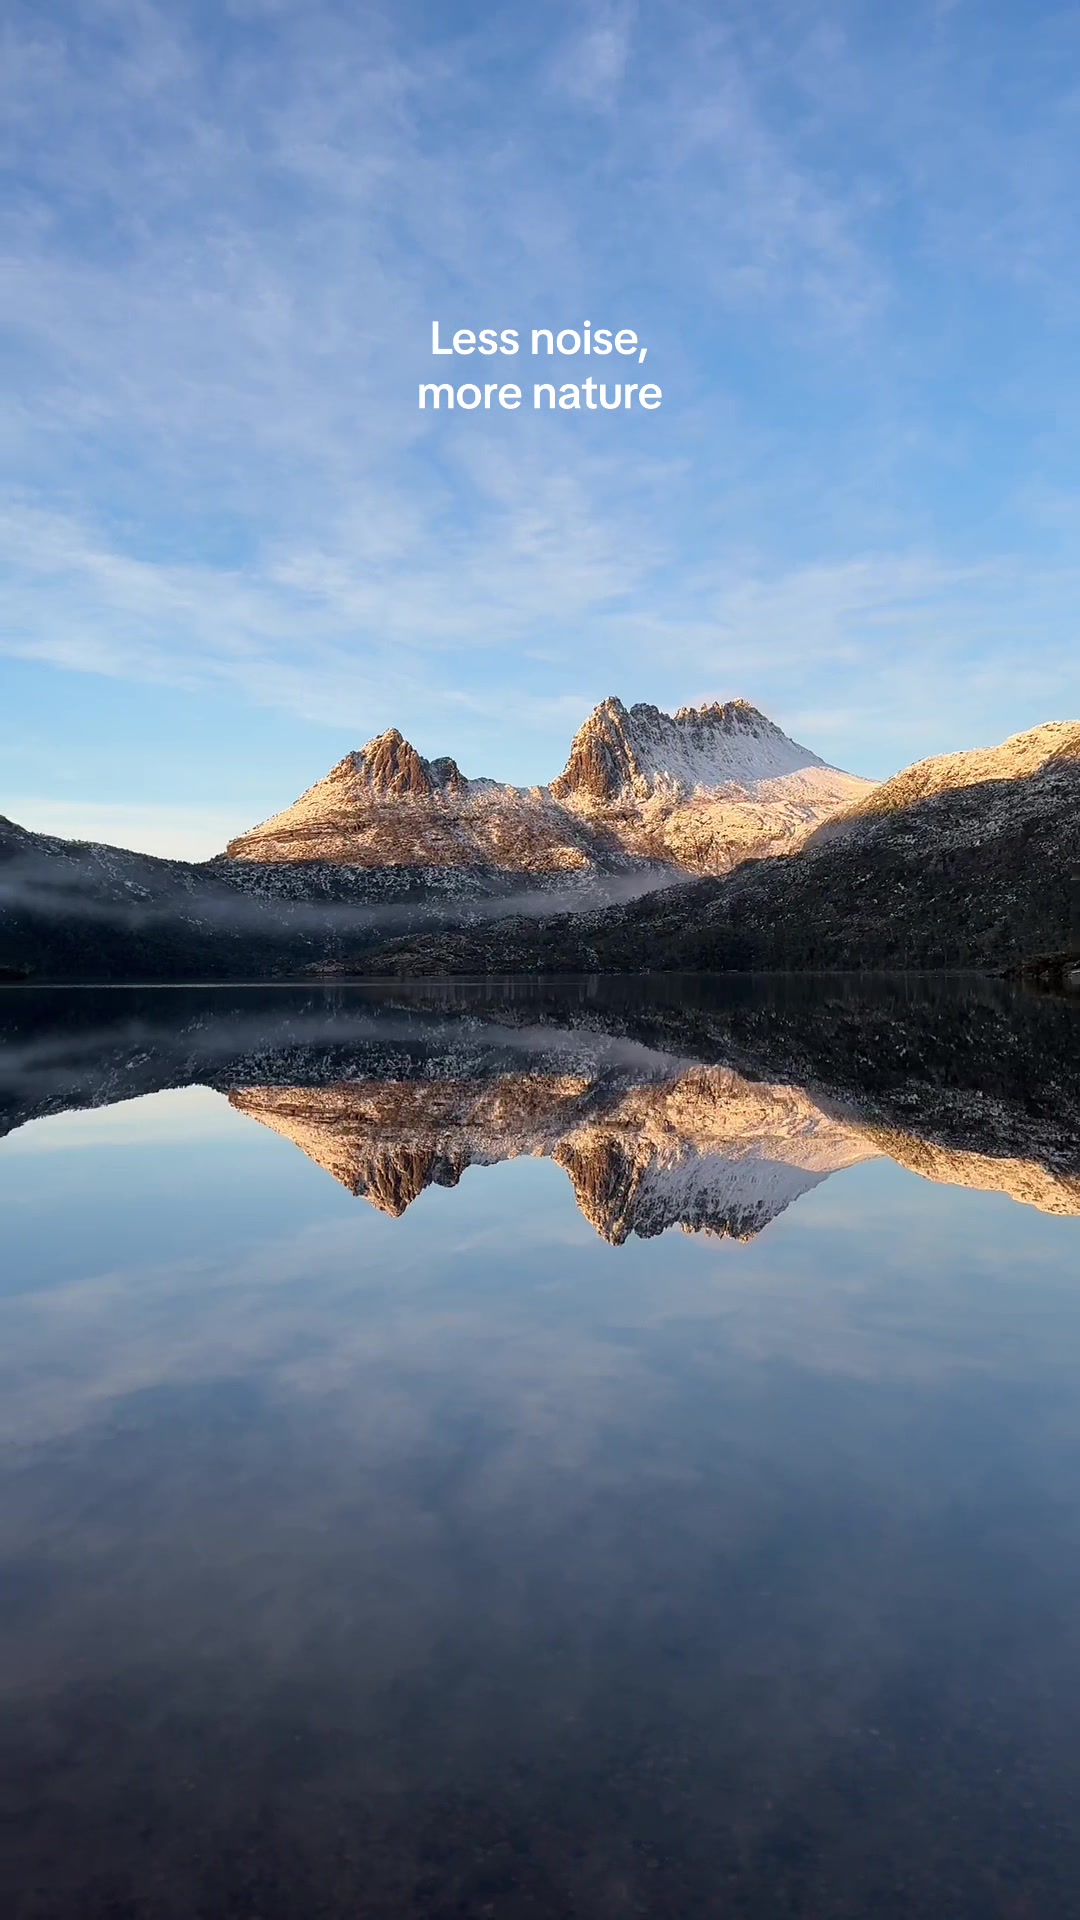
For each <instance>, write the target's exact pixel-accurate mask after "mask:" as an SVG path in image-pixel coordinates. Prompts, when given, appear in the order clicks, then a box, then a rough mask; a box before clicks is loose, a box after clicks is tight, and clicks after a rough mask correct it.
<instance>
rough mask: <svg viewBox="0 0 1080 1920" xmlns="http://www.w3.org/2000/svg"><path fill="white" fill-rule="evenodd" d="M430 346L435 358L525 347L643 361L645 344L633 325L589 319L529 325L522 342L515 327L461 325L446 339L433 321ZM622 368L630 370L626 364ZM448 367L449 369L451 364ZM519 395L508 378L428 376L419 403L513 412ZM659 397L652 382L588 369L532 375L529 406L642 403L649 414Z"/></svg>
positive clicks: (601, 407)
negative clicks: (576, 374)
mask: <svg viewBox="0 0 1080 1920" xmlns="http://www.w3.org/2000/svg"><path fill="white" fill-rule="evenodd" d="M431 351H432V354H433V356H435V357H436V358H439V359H443V358H449V357H450V356H467V355H469V354H474V353H475V354H480V355H481V356H482V357H483V358H484V359H487V360H490V359H492V358H494V356H495V355H496V354H505V355H511V354H516V353H521V352H523V351H524V352H529V353H532V354H534V355H539V356H540V358H542V359H543V358H546V359H549V360H555V359H557V358H560V357H561V358H562V359H571V358H576V357H577V356H578V355H583V354H587V355H589V356H590V357H592V356H595V357H596V358H598V359H603V358H606V357H607V356H608V355H609V354H616V355H618V356H619V357H620V358H622V359H624V360H634V361H636V362H637V364H638V366H644V364H645V356H646V354H647V353H648V351H649V349H648V347H643V346H642V344H641V342H640V340H639V339H638V337H637V334H636V333H635V332H634V329H633V327H620V328H618V329H617V330H616V329H615V328H613V327H595V328H594V327H593V325H592V323H591V322H590V321H588V320H586V321H584V322H583V323H582V325H581V326H580V327H562V328H561V329H560V330H559V331H558V332H556V330H555V329H554V328H553V327H533V329H532V332H531V334H530V335H529V336H528V339H527V340H526V341H525V342H523V341H522V339H521V337H520V334H519V331H518V328H517V327H503V328H501V329H499V328H496V327H481V328H480V329H479V331H474V330H473V328H471V327H459V328H458V330H457V332H456V333H454V334H452V335H451V336H450V337H449V339H443V338H442V337H441V336H440V333H439V322H438V321H437V320H433V321H432V323H431ZM614 370H615V369H614V368H613V369H612V371H614ZM455 371H456V369H455ZM626 371H627V372H629V368H627V369H626ZM446 372H448V373H449V372H450V369H449V367H448V368H447V369H446ZM523 397H524V396H523V392H522V388H521V387H520V386H519V385H515V383H514V382H513V381H512V380H484V381H477V380H463V381H462V382H461V383H460V385H455V383H454V382H453V381H452V380H442V381H437V380H426V381H421V383H420V396H419V404H420V408H421V411H422V412H426V411H427V409H428V407H429V406H430V407H432V408H434V409H435V410H436V411H440V410H441V409H443V408H444V407H445V408H446V409H447V411H452V410H453V409H454V408H456V407H460V408H462V409H463V410H464V411H465V412H466V413H473V412H475V411H476V409H477V408H478V407H479V408H481V409H486V410H488V411H490V410H491V409H492V408H493V407H500V408H502V409H503V410H504V411H505V412H507V413H514V412H516V411H517V409H518V407H520V406H521V404H522V400H523ZM663 397H664V396H663V393H662V391H661V389H660V388H659V387H658V386H656V385H655V384H654V383H653V382H652V381H647V382H645V383H644V384H642V383H641V382H639V381H637V380H597V379H596V378H595V377H594V376H593V375H592V374H589V375H588V376H587V377H586V378H585V379H584V380H536V381H534V382H533V387H532V406H533V411H534V412H537V413H539V412H543V411H545V410H546V411H547V412H552V411H554V410H555V409H556V408H559V409H561V410H562V411H564V412H580V411H582V410H583V409H584V410H585V411H586V412H588V413H600V412H602V413H624V412H625V411H626V409H627V408H628V407H629V408H631V409H633V408H634V407H644V409H645V411H646V412H647V413H655V411H656V409H657V407H658V406H659V405H660V403H661V401H662V399H663Z"/></svg>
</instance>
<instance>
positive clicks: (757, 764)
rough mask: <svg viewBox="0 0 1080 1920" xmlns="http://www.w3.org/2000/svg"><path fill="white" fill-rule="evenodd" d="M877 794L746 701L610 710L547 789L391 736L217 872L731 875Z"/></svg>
mask: <svg viewBox="0 0 1080 1920" xmlns="http://www.w3.org/2000/svg"><path fill="white" fill-rule="evenodd" d="M872 784H873V783H872V782H869V781H865V780H862V779H860V778H859V777H858V776H857V775H855V774H848V773H844V772H843V771H842V770H841V769H839V768H836V767H830V766H829V765H828V764H827V763H826V762H825V761H824V760H822V759H821V758H820V756H819V755H817V754H815V753H812V752H811V751H810V749H809V748H806V747H802V746H800V745H799V744H798V743H797V742H796V741H793V740H791V739H790V738H789V737H788V735H787V734H785V733H784V732H783V731H782V729H781V728H780V727H778V726H777V725H776V724H775V722H773V721H771V720H769V719H768V718H767V716H766V715H765V714H763V713H761V712H760V711H759V710H758V708H756V707H754V706H752V705H751V704H750V703H749V701H745V700H732V701H728V702H726V703H720V702H713V703H712V704H709V705H705V706H702V707H680V708H679V709H678V711H677V712H676V713H675V714H669V713H665V712H663V711H662V710H661V709H660V708H659V707H654V706H650V705H648V704H645V703H639V704H637V705H635V706H632V707H629V708H628V707H626V706H624V705H623V702H622V701H621V700H620V699H619V698H618V697H617V696H615V695H611V696H609V697H608V698H607V699H606V700H603V701H601V702H600V704H599V706H597V707H595V708H594V709H593V711H592V713H590V714H589V715H588V716H587V718H586V720H585V721H584V722H583V723H582V725H581V726H580V727H579V728H578V730H577V732H576V734H575V735H574V739H573V741H572V742H571V746H570V752H569V755H568V757H567V761H566V764H565V766H564V768H563V770H562V772H561V773H560V774H559V775H558V776H557V778H556V779H554V780H553V781H551V782H550V783H549V784H548V785H546V786H532V787H516V786H512V785H510V784H509V783H506V782H500V781H497V780H491V779H487V778H480V779H469V778H467V777H466V776H465V775H464V774H463V773H462V771H461V769H460V767H459V765H458V763H457V761H456V760H454V759H452V758H450V757H449V756H443V757H441V758H438V759H434V760H427V759H425V758H424V756H423V755H422V754H420V753H418V752H417V750H416V748H415V747H414V746H413V745H412V744H411V742H410V741H408V740H406V739H405V738H404V736H403V735H402V734H401V733H400V731H399V730H398V729H397V728H396V727H390V728H388V729H387V730H386V731H385V732H384V733H381V734H376V735H375V736H374V737H373V739H371V740H369V741H368V743H367V745H366V746H364V747H362V748H360V749H358V750H357V751H355V752H352V753H348V754H346V755H345V756H344V757H343V758H342V759H341V760H339V761H338V762H337V764H336V765H335V766H333V767H332V768H331V769H330V771H329V773H327V774H325V775H324V776H323V778H322V779H321V780H318V781H316V782H315V783H314V785H313V786H311V787H309V788H308V789H307V790H306V792H304V793H302V794H301V795H300V796H299V798H298V799H297V800H295V801H294V802H293V803H292V805H291V806H289V807H286V808H284V809H282V811H281V812H280V813H276V814H273V815H271V816H270V818H269V819H267V820H264V821H262V822H261V823H260V824H259V825H258V826H256V827H253V828H251V829H250V830H249V831H248V832H246V833H243V834H240V835H237V836H236V837H235V838H234V839H232V840H230V841H229V843H228V846H227V847H226V848H225V851H224V854H223V855H221V856H219V859H220V860H221V862H222V863H224V862H226V861H249V860H254V861H260V862H274V861H292V862H300V861H305V860H312V859H317V860H330V861H338V862H341V863H343V864H349V865H357V866H366V865H377V864H416V865H448V866H465V865H471V864H477V863H487V864H493V865H496V866H501V867H504V868H506V869H508V870H510V871H524V870H530V871H560V870H563V871H568V870H572V869H575V868H576V869H578V870H581V869H584V868H586V867H589V866H593V867H595V868H596V869H597V870H599V871H602V872H609V871H618V869H619V867H620V866H621V865H622V864H623V863H624V862H625V861H627V860H635V861H641V860H645V861H651V862H653V863H654V864H659V865H669V866H673V867H674V868H676V869H677V870H679V871H683V872H690V873H704V872H709V873H711V872H723V871H726V870H727V869H728V868H730V867H731V866H733V865H734V864H736V862H737V861H738V860H739V859H741V858H745V857H746V856H747V855H748V854H749V853H765V852H771V851H776V850H778V849H779V848H780V847H787V846H791V845H794V844H796V843H797V841H798V840H799V839H800V838H801V837H802V836H803V835H804V834H806V833H809V832H812V831H813V829H814V828H815V827H816V826H817V825H818V824H820V822H821V821H822V820H824V819H826V818H827V817H828V816H829V815H830V814H831V813H832V812H833V811H834V809H835V808H836V807H838V806H842V805H845V804H850V803H851V802H852V801H853V800H857V799H858V798H859V797H860V796H862V795H863V794H865V793H867V792H869V791H870V790H871V788H872Z"/></svg>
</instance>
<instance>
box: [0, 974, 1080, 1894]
mask: <svg viewBox="0 0 1080 1920" xmlns="http://www.w3.org/2000/svg"><path fill="white" fill-rule="evenodd" d="M0 1033H2V1035H3V1039H4V1045H3V1049H2V1055H0V1061H2V1064H0V1125H2V1126H3V1127H4V1128H5V1129H6V1131H5V1136H4V1138H3V1139H2V1140H0V1209H2V1213H0V1217H2V1219H3V1234H4V1242H5V1257H4V1260H3V1277H2V1279H0V1388H2V1392H0V1625H2V1629H3V1631H2V1634H0V1705H2V1712H0V1748H2V1753H0V1762H2V1764H0V1910H2V1911H3V1912H4V1913H5V1914H11V1915H13V1916H15V1917H16V1920H30V1917H32V1920H53V1916H56V1920H61V1917H62V1920H67V1916H79V1920H85V1917H87V1916H90V1917H92V1920H105V1917H106V1916H108V1917H109V1920H136V1917H137V1920H144V1917H145V1920H166V1917H167V1920H174V1917H175V1920H181V1916H183V1917H184V1920H187V1916H203V1917H204V1920H218V1916H222V1917H224V1916H230V1917H231V1916H243V1917H244V1920H286V1917H288V1920H298V1917H299V1916H303V1920H308V1916H316V1915H327V1916H334V1917H335V1920H336V1917H337V1916H339V1915H340V1916H346V1915H347V1916H350V1920H352V1917H354V1916H362V1917H363V1920H383V1916H386V1917H387V1920H389V1916H421V1915H422V1916H433V1917H436V1920H449V1917H450V1916H473V1915H486V1914H491V1915H496V1916H499V1920H519V1916H521V1917H524V1916H564V1915H565V1916H578V1915H582V1916H586V1915H587V1916H599V1917H600V1920H606V1917H607V1916H623V1915H649V1916H664V1917H665V1920H667V1916H671V1915H676V1914H678V1915H682V1914H687V1915H689V1914H694V1915H713V1914H715V1915H717V1916H720V1915H723V1916H747V1917H749V1920H759V1917H760V1920H773V1917H774V1916H776V1917H779V1916H789V1915H791V1916H794V1915H798V1916H807V1917H816V1916H828V1917H829V1920H857V1917H858V1920H863V1916H866V1915H870V1914H872V1915H874V1916H875V1920H893V1917H894V1916H895V1920H900V1917H901V1916H904V1920H907V1917H908V1916H911V1915H916V1914H927V1915H931V1914H932V1915H934V1916H939V1915H944V1916H950V1917H955V1920H968V1916H970V1917H971V1920H976V1916H977V1917H978V1920H984V1917H986V1916H1002V1917H1004V1916H1010V1917H1013V1916H1028V1915H1030V1916H1036V1915H1038V1916H1040V1917H1041V1916H1051V1915H1062V1916H1068V1915H1071V1914H1080V1891H1078V1889H1080V1837H1078V1831H1077V1823H1076V1817H1075V1807H1076V1805H1077V1800H1078V1796H1080V1739H1078V1735H1080V1706H1078V1696H1077V1680H1078V1674H1080V1665H1078V1656H1080V1612H1078V1609H1077V1607H1076V1593H1077V1591H1078V1584H1080V1257H1078V1256H1080V1122H1078V1108H1080V1073H1078V1070H1077V1068H1078V1060H1080V1052H1078V1048H1077V1041H1078V1038H1080V1020H1078V1019H1077V1016H1076V1012H1075V1010H1074V1009H1070V1008H1067V1007H1065V1006H1063V1005H1057V1004H1054V1003H1049V1002H1047V1003H1043V1002H1039V1001H1035V1000H1032V999H1029V998H1027V997H1024V998H1017V997H1015V996H1012V995H1010V994H1008V993H1006V992H1005V991H1004V990H999V989H996V988H991V987H985V986H980V985H978V984H975V983H963V982H954V983H951V984H943V985H939V986H934V987H932V986H912V985H911V983H905V982H892V983H888V982H886V983H877V984H874V983H870V982H864V983H861V984H860V983H852V984H848V985H846V986H844V985H840V984H837V983H832V984H829V983H803V984H801V985H798V986H796V985H794V984H790V983H789V984H787V985H783V984H778V985H773V986H769V985H767V984H765V983H752V982H742V983H738V982H736V983H728V984H727V985H713V984H710V983H705V982H701V981H697V982H686V983H678V982H670V981H669V982H666V983H658V982H653V983H649V982H639V983H626V982H621V983H609V984H605V983H602V982H584V983H566V984H564V985H562V986H559V985H556V984H548V985H543V986H542V985H540V984H538V983H532V984H530V983H496V984H494V985H490V986H485V987H482V988H481V987H476V988H469V987H467V986H465V985H463V984H461V983H453V984H451V985H447V984H446V983H441V984H431V985H430V986H427V987H425V986H423V985H417V986H415V987H414V988H412V989H410V990H408V991H405V990H403V989H391V988H389V987H387V988H385V989H382V990H379V991H376V990H371V991H364V990H363V989H360V988H356V989H347V990H337V991H334V992H327V993H323V992H307V991H303V990H285V989H282V990H270V991H264V992H252V993H244V992H243V991H241V990H236V989H229V990H221V991H219V992H215V991H213V990H203V991H195V990H184V991H180V992H170V991H168V990H163V991H150V990H148V991H144V992H136V991H123V992H116V993H111V994H110V993H98V992H95V993H85V994H81V995H80V994H77V993H68V994H63V995H61V994H46V993H28V992H26V991H25V990H22V991H18V990H12V991H11V992H9V993H6V994H4V995H3V996H0Z"/></svg>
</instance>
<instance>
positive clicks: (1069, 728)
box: [816, 720, 1080, 843]
mask: <svg viewBox="0 0 1080 1920" xmlns="http://www.w3.org/2000/svg"><path fill="white" fill-rule="evenodd" d="M1078 775H1080V721H1076V720H1049V721H1047V722H1046V723H1045V724H1044V725H1043V726H1041V727H1032V728H1031V729H1030V730H1029V731H1028V732H1027V733H1014V734H1013V735H1012V736H1011V737H1010V738H1009V739H1008V740H1003V741H1002V742H1001V744H1000V746H996V747H976V748H974V749H973V750H972V751H970V752H966V753H942V754H938V755H936V756H935V757H934V758H933V759H930V760H917V761H916V762H915V764H914V765H913V766H910V767H905V768H903V770H902V771H901V772H900V773H897V774H894V775H893V777H892V779H891V780H883V781H881V783H880V784H879V785H878V786H876V787H875V788H874V789H873V791H872V793H870V794H868V795H867V796H866V797H865V798H863V799H861V800H857V801H856V802H855V803H854V805H852V806H850V807H845V808H843V809H842V810H841V811H840V812H838V813H837V814H836V815H835V816H834V818H833V819H832V820H830V822H829V831H828V833H820V834H818V835H817V836H816V839H817V840H819V841H821V842H822V843H824V842H825V841H826V840H828V839H832V838H834V837H835V834H836V832H837V831H838V830H839V829H841V828H848V827H852V826H855V827H857V826H860V825H871V824H873V823H875V822H878V821H883V820H886V819H887V817H888V816H889V815H891V814H896V813H901V812H903V811H904V810H905V809H906V808H908V807H914V806H916V805H917V804H918V802H920V801H923V800H932V799H934V798H935V797H936V796H938V795H943V796H947V795H949V794H952V793H960V792H963V791H964V790H965V789H967V788H971V787H983V786H985V787H987V788H988V789H989V790H988V792H987V793H986V794H985V795H983V796H981V799H982V802H983V805H982V815H983V819H984V823H985V826H986V828H987V829H991V828H992V826H993V822H994V818H995V813H996V812H997V811H998V809H996V808H995V805H994V799H995V796H994V793H993V791H992V788H993V785H994V783H995V782H1002V783H1008V784H1007V785H1003V786H1002V788H1001V793H1002V796H1003V798H1004V812H1005V815H1006V816H1008V817H1011V816H1012V815H1013V814H1014V812H1015V809H1016V806H1017V804H1018V796H1019V795H1021V794H1022V795H1023V796H1024V798H1025V799H1027V798H1030V797H1032V796H1040V795H1042V794H1043V793H1044V792H1046V791H1047V790H1048V789H1049V788H1051V787H1052V786H1053V785H1054V784H1055V783H1056V782H1058V781H1064V782H1066V783H1067V784H1068V786H1069V787H1070V788H1074V787H1075V785H1076V781H1077V778H1078ZM1017 783H1025V784H1023V785H1017ZM1026 783H1031V784H1030V785H1028V784H1026Z"/></svg>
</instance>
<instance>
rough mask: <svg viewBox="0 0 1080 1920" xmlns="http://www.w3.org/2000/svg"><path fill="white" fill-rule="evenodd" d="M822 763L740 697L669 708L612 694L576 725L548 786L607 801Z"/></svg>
mask: <svg viewBox="0 0 1080 1920" xmlns="http://www.w3.org/2000/svg"><path fill="white" fill-rule="evenodd" d="M823 765H824V762H823V761H822V760H820V759H819V758H818V756H817V754H814V753H810V752H808V751H807V749H806V748H805V747H800V746H798V745H797V743H796V742H795V741H794V740H789V739H788V736H787V734H786V733H784V732H783V731H782V730H781V728H779V727H778V726H776V725H775V724H774V722H773V721H771V720H769V719H767V718H766V716H765V714H763V713H761V712H760V711H759V709H758V708H757V707H755V706H752V705H751V704H750V702H749V701H748V700H728V701H724V702H722V701H713V702H711V703H710V704H708V705H706V706H701V707H680V708H679V710H678V712H677V713H674V714H672V713H665V712H664V711H663V710H662V709H661V708H660V707H654V706H651V705H649V704H648V703H647V702H644V701H641V702H638V703H637V704H636V705H634V706H632V707H629V708H628V707H625V706H624V705H623V703H622V701H621V700H619V699H618V698H617V697H616V696H614V695H612V696H610V697H609V698H608V699H606V700H602V701H601V703H600V705H599V706H598V707H595V708H594V709H593V711H592V713H590V715H589V717H588V719H587V720H586V721H585V723H584V725H583V726H581V727H580V728H579V729H578V731H577V733H576V734H575V736H574V740H573V744H572V746H571V748H570V757H569V759H568V760H567V763H566V766H565V767H564V769H563V771H562V773H561V774H560V775H559V778H558V779H557V780H555V781H553V782H552V786H551V791H552V793H553V794H554V795H555V796H556V798H558V799H578V800H586V801H590V800H591V801H594V802H599V803H602V804H603V803H606V804H610V803H612V802H615V801H622V800H630V799H636V800H641V799H645V798H648V797H650V796H651V795H654V794H657V793H661V792H662V793H665V794H668V795H674V794H676V793H681V794H683V795H688V794H690V793H693V792H694V791H696V790H700V789H705V788H723V787H743V788H751V789H752V788H753V787H755V786H756V785H757V784H758V783H759V782H762V781H769V780H774V779H777V778H783V777H784V776H786V775H790V774H792V773H798V772H802V771H804V770H806V769H809V768H819V767H822V766H823Z"/></svg>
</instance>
